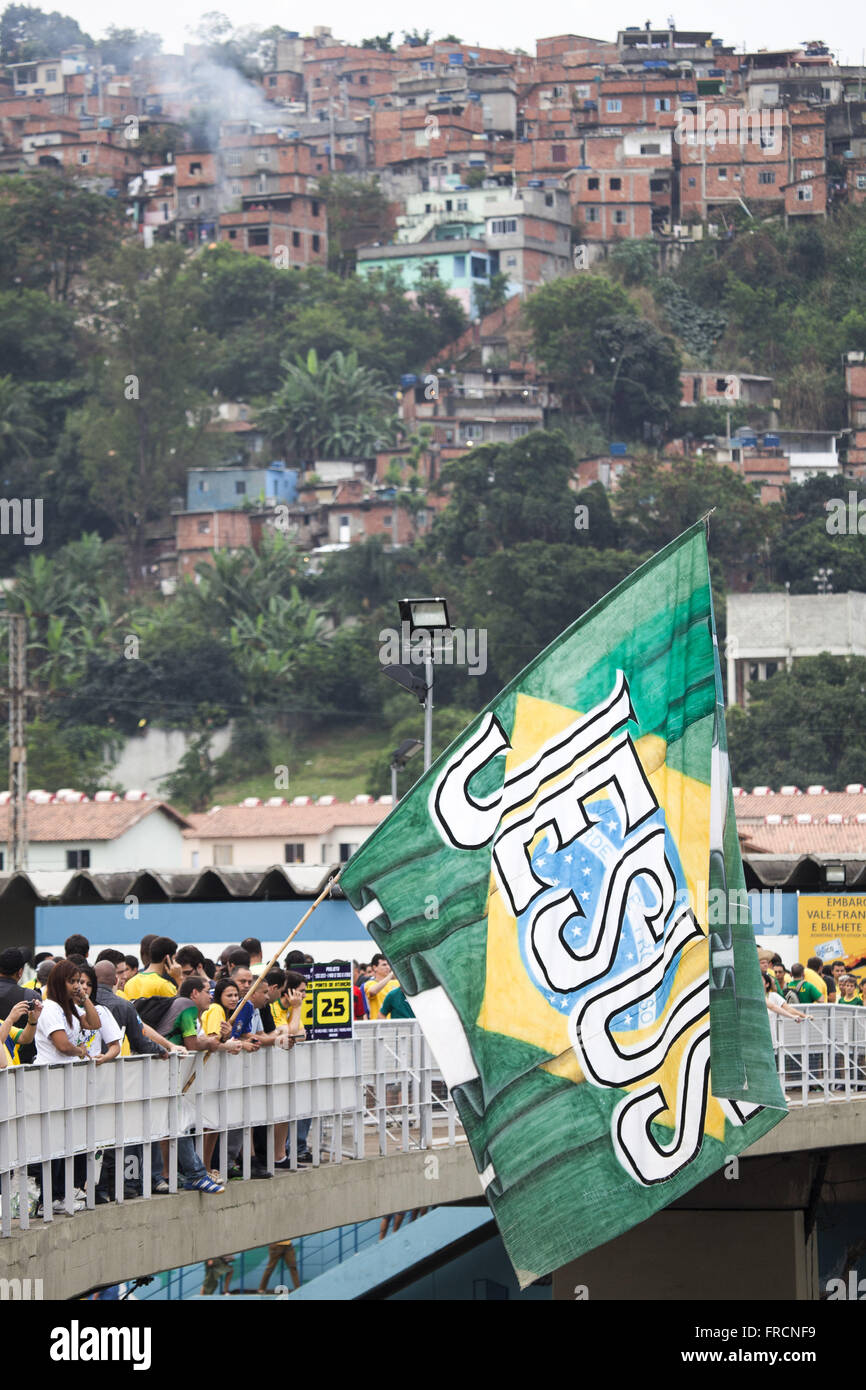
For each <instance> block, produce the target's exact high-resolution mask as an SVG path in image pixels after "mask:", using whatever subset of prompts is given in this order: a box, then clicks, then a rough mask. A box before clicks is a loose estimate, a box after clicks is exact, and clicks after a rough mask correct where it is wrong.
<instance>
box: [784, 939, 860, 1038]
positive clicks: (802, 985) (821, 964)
mask: <svg viewBox="0 0 866 1390" xmlns="http://www.w3.org/2000/svg"><path fill="white" fill-rule="evenodd" d="M759 955H760V958H761V974H762V976H763V981H764V995H765V998H766V1000H767V1008H768V1009H770V1010H771V1012H773V1013H779V1014H783V1015H784V1016H785V1017H786V1018H793V1019H796V1020H797V1021H798V1022H800V1023H802V1022H803V1020H804V1019H805V1018H806V1014H804V1013H801V1012H800V1010H799V1009H798V1008H797V1007H796V1006H797V1004H855V1005H859V1006H860V1007H861V1008H862V1006H863V992H862V985H861V981H860V979H859V978H858V976H856V975H854V974H852V973H851V971H850V970H849V969H848V966H847V964H846V962H845V961H844V960H834V961H822V960H821V958H820V956H810V957H809V959H808V961H807V962H806V964H805V965H803V964H802V962H801V961H795V962H794V964H793V965H792V966H791V969H790V970H789V969H788V967H787V966H786V965H785V964H784V963H783V961H782V957H781V956H780V955H778V954H773V953H772V952H771V951H767V950H762V951H760V952H759Z"/></svg>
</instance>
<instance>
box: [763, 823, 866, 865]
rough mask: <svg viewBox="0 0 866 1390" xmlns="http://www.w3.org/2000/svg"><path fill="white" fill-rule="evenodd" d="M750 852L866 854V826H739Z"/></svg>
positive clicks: (865, 855)
mask: <svg viewBox="0 0 866 1390" xmlns="http://www.w3.org/2000/svg"><path fill="white" fill-rule="evenodd" d="M739 831H740V835H741V836H743V837H744V840H743V850H744V852H747V853H750V854H819V855H821V856H822V857H827V856H829V855H834V854H836V855H838V856H839V857H840V858H842V857H843V856H846V857H850V856H851V855H860V854H862V855H863V856H864V857H866V825H858V824H857V823H856V821H855V822H854V824H853V825H852V824H848V825H826V824H825V825H797V824H796V822H792V823H791V824H790V825H749V826H740V827H739Z"/></svg>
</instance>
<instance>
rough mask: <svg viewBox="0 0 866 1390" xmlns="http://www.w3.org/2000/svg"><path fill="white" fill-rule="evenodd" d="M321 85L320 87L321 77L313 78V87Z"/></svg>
mask: <svg viewBox="0 0 866 1390" xmlns="http://www.w3.org/2000/svg"><path fill="white" fill-rule="evenodd" d="M321 85H322V79H321V77H314V78H313V86H314V87H321Z"/></svg>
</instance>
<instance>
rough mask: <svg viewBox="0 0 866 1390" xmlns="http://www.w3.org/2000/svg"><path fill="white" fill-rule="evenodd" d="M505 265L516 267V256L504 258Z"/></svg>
mask: <svg viewBox="0 0 866 1390" xmlns="http://www.w3.org/2000/svg"><path fill="white" fill-rule="evenodd" d="M505 264H506V265H517V257H516V256H506V257H505Z"/></svg>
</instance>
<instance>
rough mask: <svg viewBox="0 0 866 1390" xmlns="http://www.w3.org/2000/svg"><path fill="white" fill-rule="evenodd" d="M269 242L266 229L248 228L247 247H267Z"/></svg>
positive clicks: (268, 234)
mask: <svg viewBox="0 0 866 1390" xmlns="http://www.w3.org/2000/svg"><path fill="white" fill-rule="evenodd" d="M269 241H270V233H269V231H268V229H267V227H250V230H249V234H248V236H247V246H267V245H268V244H269Z"/></svg>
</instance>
